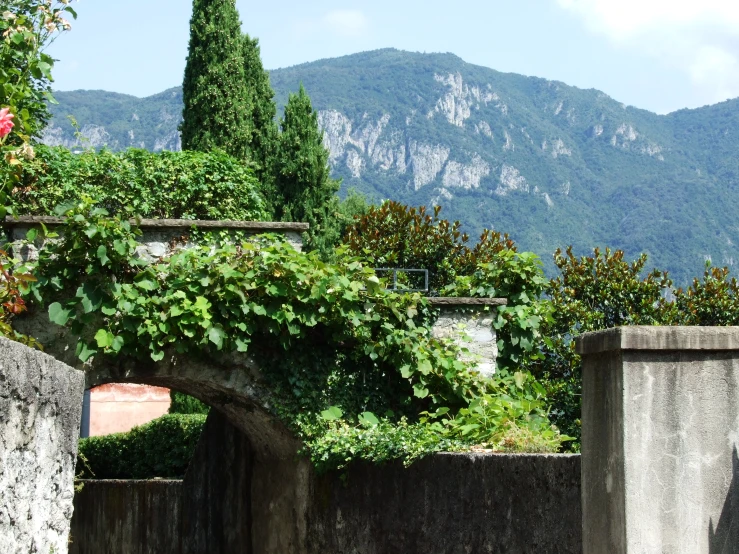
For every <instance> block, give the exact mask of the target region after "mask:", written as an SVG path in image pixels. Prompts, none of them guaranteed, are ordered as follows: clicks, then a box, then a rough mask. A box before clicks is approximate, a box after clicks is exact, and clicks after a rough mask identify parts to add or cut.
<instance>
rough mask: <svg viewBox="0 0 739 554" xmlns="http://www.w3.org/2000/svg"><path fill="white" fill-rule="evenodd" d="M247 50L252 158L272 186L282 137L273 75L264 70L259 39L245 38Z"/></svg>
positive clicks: (245, 61) (245, 53) (264, 182)
mask: <svg viewBox="0 0 739 554" xmlns="http://www.w3.org/2000/svg"><path fill="white" fill-rule="evenodd" d="M243 49H244V51H243V56H244V73H245V78H246V84H247V89H248V91H249V95H250V99H251V104H252V112H251V122H252V127H253V133H252V138H251V143H250V145H249V151H250V154H251V156H250V157H251V160H252V161H254V162H255V163H256V164H257V166H258V169H257V174H258V175H259V177H260V180H261V181H262V183H263V184H265V185H267V184H268V185H272V182H273V180H274V176H273V174H272V172H273V167H272V165H273V158H274V155H275V149H276V147H277V135H278V130H277V121H276V115H277V106H276V105H275V100H274V96H275V93H274V91H273V90H272V87H271V86H270V84H269V73H267V72H266V71H265V70H264V66H262V58H261V55H260V51H259V39H257V38H251V37H250V36H249V35H244V37H243Z"/></svg>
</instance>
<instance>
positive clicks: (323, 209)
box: [275, 84, 340, 256]
mask: <svg viewBox="0 0 739 554" xmlns="http://www.w3.org/2000/svg"><path fill="white" fill-rule="evenodd" d="M280 127H281V129H282V132H281V133H280V139H279V143H278V144H279V145H278V149H277V153H276V156H275V180H276V186H277V193H278V196H279V197H280V198H279V204H280V205H279V206H277V208H278V214H277V215H278V216H279V217H280V218H281V219H282V221H304V222H307V223H309V224H310V231H309V232H308V237H307V238H308V240H307V247H308V248H309V249H311V250H318V251H319V252H321V253H322V254H323V255H324V256H329V255H330V252H331V251H332V249H333V246H334V245H335V244H336V243H337V242H338V240H339V235H340V225H339V222H338V218H337V216H336V214H337V212H338V210H339V199H338V196H336V192H337V191H338V190H339V181H337V180H335V179H332V178H331V175H330V172H331V170H330V167H329V165H328V150H326V147H325V146H324V145H323V132H322V131H321V130H320V129H319V127H318V118H317V114H316V112H315V111H314V110H313V106H312V105H311V101H310V98H309V97H308V94H307V93H306V92H305V88H303V85H302V84H301V85H300V90H299V91H298V93H297V94H290V96H289V98H288V101H287V105H286V106H285V113H284V115H283V117H282V119H281V120H280Z"/></svg>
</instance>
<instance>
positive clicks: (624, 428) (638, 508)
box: [577, 327, 739, 554]
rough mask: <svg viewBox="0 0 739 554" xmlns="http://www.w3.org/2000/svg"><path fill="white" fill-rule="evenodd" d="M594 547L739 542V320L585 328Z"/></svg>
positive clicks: (588, 530)
mask: <svg viewBox="0 0 739 554" xmlns="http://www.w3.org/2000/svg"><path fill="white" fill-rule="evenodd" d="M577 351H578V353H579V354H581V355H582V359H583V394H582V510H583V554H636V553H639V554H642V553H643V554H663V553H669V554H739V457H738V454H737V449H739V327H621V328H616V329H609V330H607V331H601V332H597V333H587V334H585V335H582V336H581V337H578V339H577Z"/></svg>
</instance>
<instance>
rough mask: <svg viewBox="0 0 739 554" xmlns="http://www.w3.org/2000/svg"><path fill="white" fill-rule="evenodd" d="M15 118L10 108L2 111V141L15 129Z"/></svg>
mask: <svg viewBox="0 0 739 554" xmlns="http://www.w3.org/2000/svg"><path fill="white" fill-rule="evenodd" d="M13 117H15V116H14V115H13V114H12V113H10V110H9V109H8V108H3V109H2V110H0V139H4V138H5V137H6V136H8V135H9V134H10V131H11V130H12V129H13V126H14V124H13V121H12V119H13Z"/></svg>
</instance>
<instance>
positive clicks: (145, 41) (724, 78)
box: [50, 0, 739, 113]
mask: <svg viewBox="0 0 739 554" xmlns="http://www.w3.org/2000/svg"><path fill="white" fill-rule="evenodd" d="M236 4H237V7H238V9H239V12H240V14H241V20H242V22H243V29H244V31H245V32H247V33H249V34H250V35H252V36H256V37H259V39H260V42H261V46H262V59H263V60H264V64H265V67H266V68H268V69H275V68H279V67H287V66H290V65H294V64H298V63H303V62H307V61H313V60H317V59H320V58H327V57H334V56H341V55H345V54H351V53H354V52H360V51H363V50H372V49H377V48H385V47H395V48H400V49H403V50H411V51H418V52H424V51H425V52H452V53H454V54H457V55H458V56H460V57H461V58H463V59H464V60H466V61H468V62H471V63H475V64H478V65H483V66H487V67H492V68H494V69H497V70H500V71H510V72H515V73H523V74H526V75H535V76H538V77H545V78H548V79H556V80H560V81H564V82H565V83H567V84H570V85H575V86H578V87H582V88H597V89H600V90H602V91H604V92H606V93H607V94H609V95H610V96H612V97H614V98H615V99H617V100H619V101H621V102H625V103H627V104H630V105H634V106H637V107H640V108H645V109H649V110H652V111H657V112H660V113H665V112H669V111H673V110H676V109H680V108H684V107H697V106H702V105H705V104H711V103H715V102H718V101H721V100H725V99H727V98H732V97H737V96H739V0H702V1H693V0H468V1H467V2H464V3H461V2H460V3H457V2H449V1H443V2H442V1H438V0H423V1H421V0H394V1H390V0H374V1H373V2H367V1H362V2H354V1H344V2H339V1H333V0H312V1H310V2H306V1H305V0H303V1H300V2H298V1H295V0H280V1H270V0H260V1H258V2H256V1H250V0H237V2H236ZM74 7H75V8H76V9H77V11H78V14H79V18H78V20H77V21H76V22H75V23H74V24H73V29H72V31H71V32H70V33H68V34H66V35H65V36H62V37H61V38H60V39H59V40H58V41H57V42H56V43H55V44H54V45H52V47H51V49H50V52H51V54H52V55H54V57H56V58H59V60H60V61H59V62H58V64H57V67H56V71H55V72H54V75H55V76H56V83H55V88H56V89H58V90H75V89H103V90H110V91H115V92H123V93H128V94H133V95H136V96H148V95H151V94H156V93H157V92H161V91H162V90H164V89H166V88H169V87H172V86H175V85H179V84H180V83H181V81H182V73H183V70H184V66H185V58H186V56H187V42H188V36H189V28H188V25H189V19H190V12H191V3H190V1H188V0H128V1H127V2H113V1H111V0H79V1H78V2H75V6H74ZM309 92H310V91H309Z"/></svg>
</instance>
